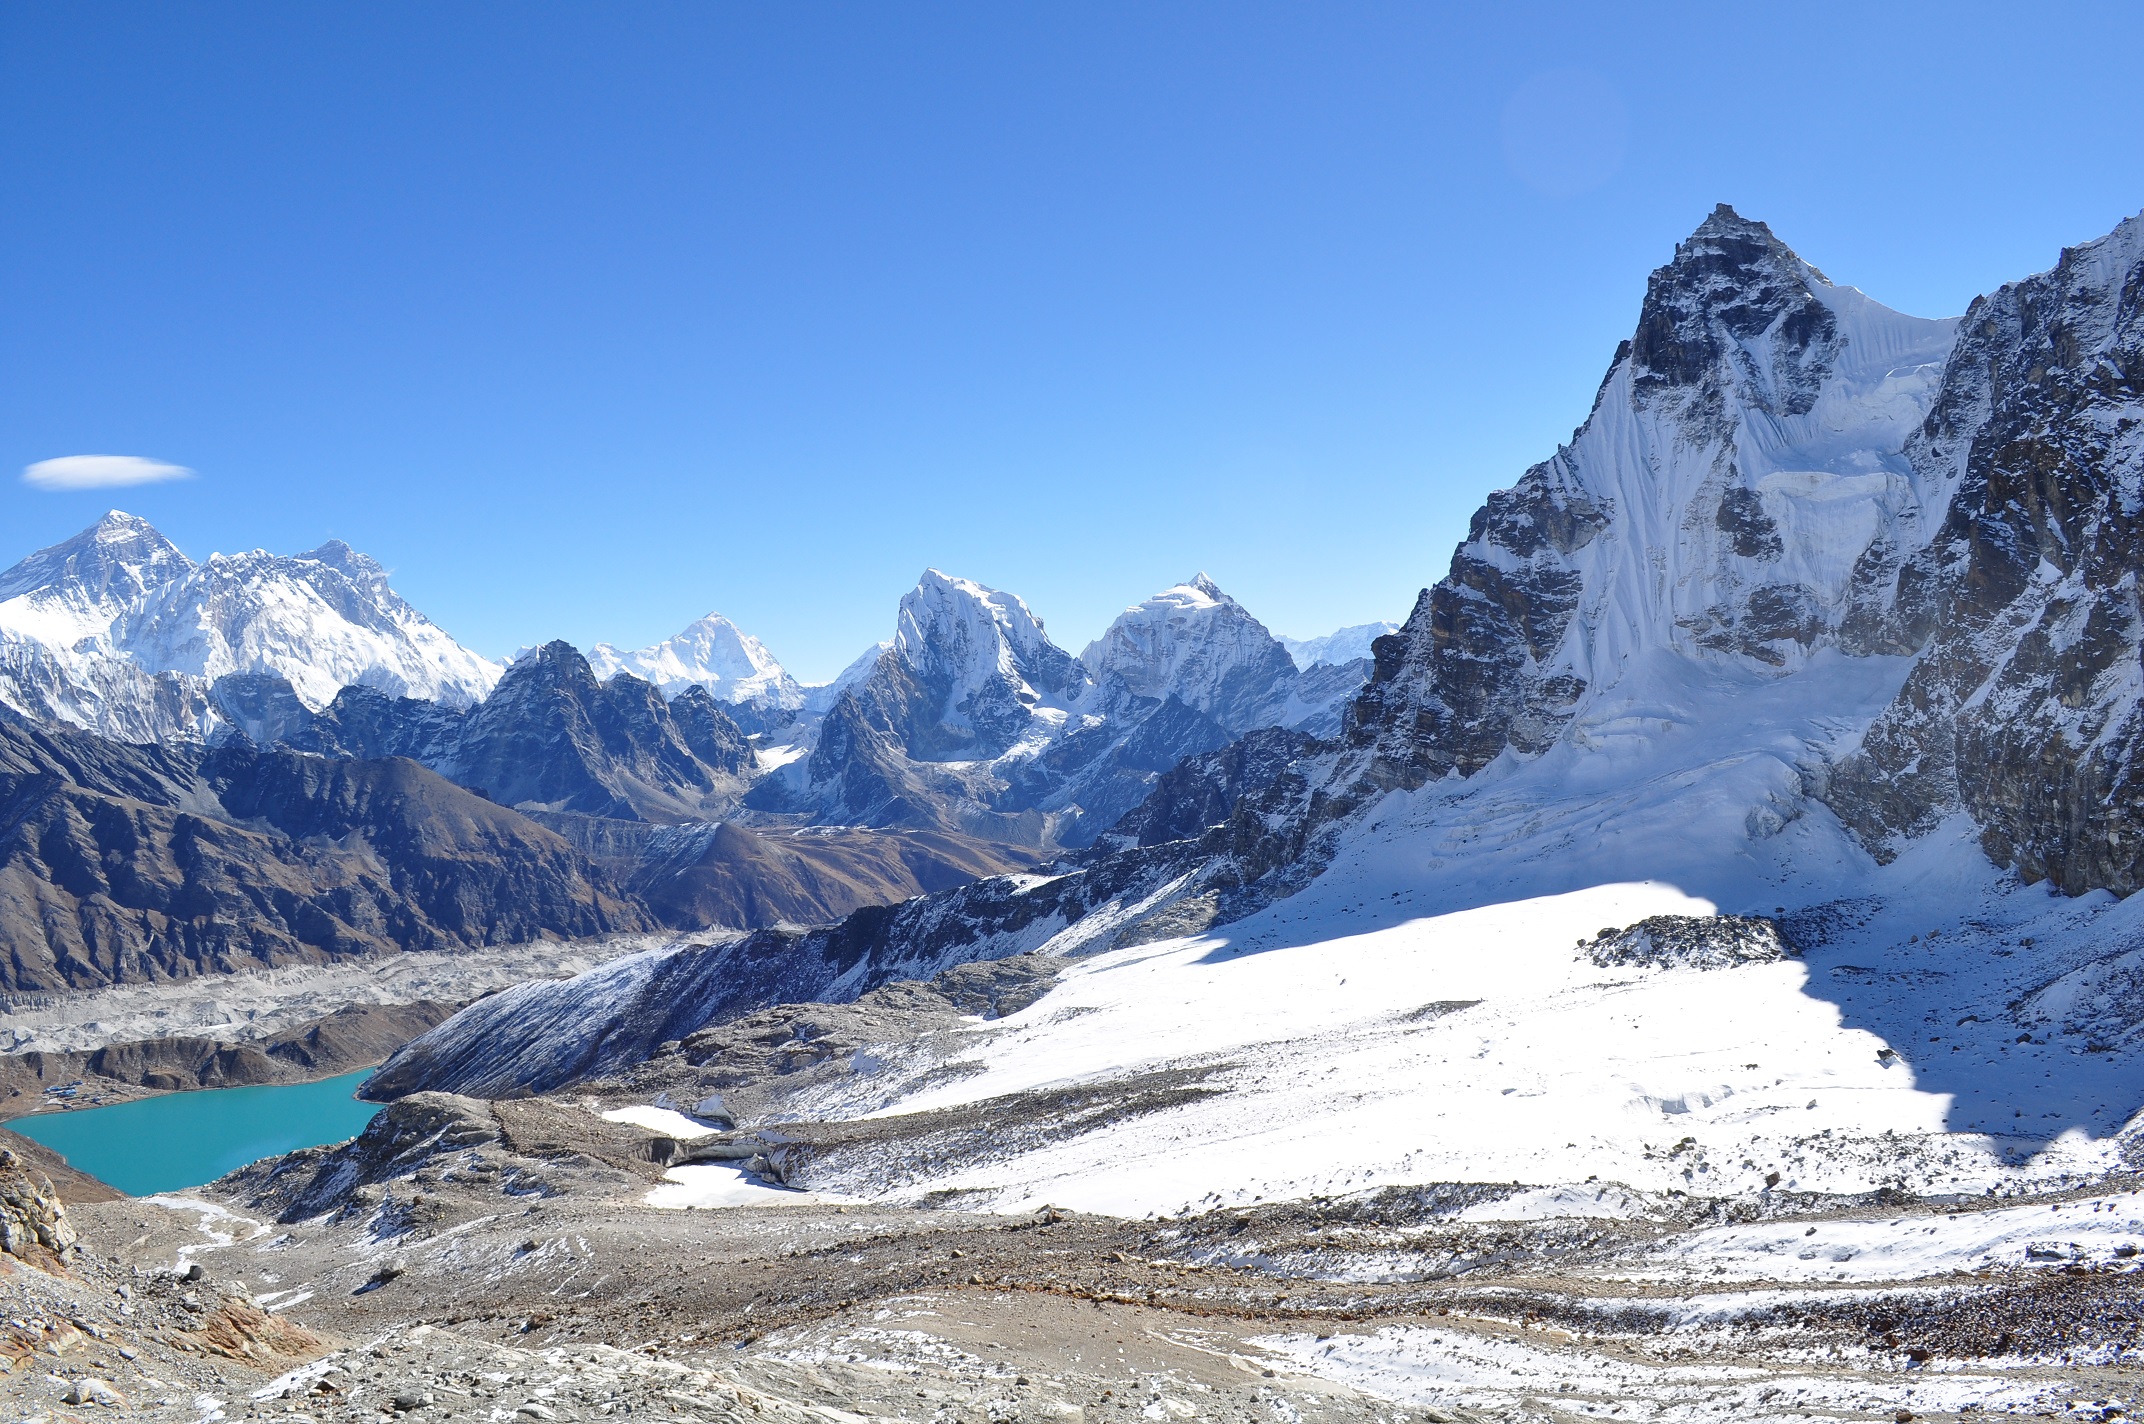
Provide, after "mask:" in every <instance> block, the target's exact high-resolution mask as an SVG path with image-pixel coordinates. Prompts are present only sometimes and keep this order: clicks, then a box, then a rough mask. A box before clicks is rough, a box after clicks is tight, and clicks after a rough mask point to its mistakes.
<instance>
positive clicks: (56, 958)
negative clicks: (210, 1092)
mask: <svg viewBox="0 0 2144 1424" xmlns="http://www.w3.org/2000/svg"><path fill="white" fill-rule="evenodd" d="M199 755H200V752H199V751H198V749H196V750H194V751H191V752H189V751H187V750H185V749H180V748H168V747H156V746H131V745H127V744H123V743H117V742H109V741H105V740H103V739H101V738H98V737H94V736H91V735H89V734H86V733H70V732H62V731H57V730H53V729H48V728H42V727H36V726H32V725H30V724H27V723H24V722H22V721H21V720H19V719H16V718H12V717H0V988H4V989H7V990H10V991H15V992H23V991H33V990H56V989H70V988H85V987H90V986H93V985H98V984H109V983H119V982H126V981H138V980H155V979H169V978H184V977H188V976H191V975H194V974H199V973H209V972H228V971H231V970H234V969H240V968H249V967H258V966H266V965H274V964H286V963H298V962H320V961H324V960H329V959H339V958H349V957H353V956H360V955H366V954H376V953H383V952H388V951H393V950H398V949H451V948H455V947H457V946H474V945H482V944H501V943H510V942H514V941H518V940H526V939H532V938H536V937H538V936H541V935H545V934H553V935H566V936H586V935H599V934H607V933H613V932H617V931H622V930H644V929H650V928H653V922H652V920H651V919H650V918H649V917H648V916H647V914H646V913H645V912H644V911H643V910H642V909H641V908H640V907H639V906H638V905H636V904H634V903H632V902H631V901H630V900H628V899H627V898H625V897H624V896H622V895H621V894H620V893H619V891H618V890H617V888H616V887H614V886H612V885H610V884H609V883H608V882H607V879H606V877H604V876H603V875H602V874H601V873H600V872H597V871H595V870H594V869H593V868H592V867H591V866H590V865H589V864H588V863H587V862H586V861H584V860H583V859H582V858H581V857H580V856H578V855H576V854H575V853H574V851H573V849H572V847H570V846H569V845H567V844H566V842H564V841H563V840H561V839H559V838H558V837H557V836H556V835H554V834H552V833H551V832H549V831H545V830H543V829H542V828H541V827H538V826H536V825H534V824H532V823H530V822H529V821H528V820H526V819H525V818H523V817H521V816H519V815H517V814H515V813H514V812H512V811H509V810H506V809H505V808H503V807H499V806H495V805H492V804H491V803H489V802H487V801H485V800H483V799H482V798H481V797H478V796H475V795H473V794H471V793H470V792H467V791H464V790H463V789H461V788H460V787H458V786H455V785H454V784H453V783H451V782H449V781H446V780H444V779H443V778H441V777H439V776H437V775H435V774H434V773H432V772H430V771H427V770H426V769H424V768H423V767H420V766H418V765H417V764H416V763H414V762H410V761H404V760H387V761H369V762H330V761H324V760H321V759H318V758H309V757H302V756H299V755H297V754H295V753H291V752H260V751H258V750H255V749H252V748H248V747H238V746H230V747H224V748H221V749H218V750H217V751H215V752H213V753H211V754H209V755H208V756H207V757H206V759H205V760H203V761H200V762H196V760H195V757H197V756H199ZM225 798H228V802H226V799H225Z"/></svg>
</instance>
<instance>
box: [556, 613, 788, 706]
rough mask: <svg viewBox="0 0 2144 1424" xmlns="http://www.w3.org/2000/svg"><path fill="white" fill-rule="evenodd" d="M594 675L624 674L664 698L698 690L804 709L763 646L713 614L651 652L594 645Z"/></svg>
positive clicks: (720, 699)
mask: <svg viewBox="0 0 2144 1424" xmlns="http://www.w3.org/2000/svg"><path fill="white" fill-rule="evenodd" d="M588 662H589V665H590V666H592V667H593V668H594V669H595V672H596V676H597V677H599V678H602V679H604V680H606V681H607V680H609V679H610V678H611V677H612V676H613V675H614V674H616V673H621V672H629V673H631V674H633V675H634V676H635V677H637V678H640V679H641V680H642V681H644V682H652V683H654V684H655V685H656V686H657V687H659V688H661V689H662V690H663V695H664V696H666V697H674V696H676V695H677V694H678V693H679V692H682V691H683V690H684V689H685V688H687V687H704V688H706V689H707V691H708V692H709V693H710V694H711V695H712V696H713V697H714V698H715V700H717V701H718V702H740V703H747V704H750V705H752V706H754V707H756V708H760V709H762V710H765V711H789V712H793V711H795V710H796V709H798V708H800V707H802V706H803V705H804V688H803V686H802V685H801V684H800V683H798V682H797V680H796V679H795V678H793V677H791V676H790V675H789V674H788V672H787V671H786V670H784V669H783V667H782V665H781V664H780V663H778V662H776V661H775V659H774V654H772V653H770V652H768V651H767V646H766V644H764V643H762V642H760V641H759V639H757V638H755V637H753V636H752V635H751V634H749V633H746V632H745V631H744V630H742V629H741V628H739V627H738V626H737V625H736V624H734V623H732V622H730V620H729V619H727V618H724V617H723V616H722V615H721V614H719V613H710V614H708V615H707V616H706V617H705V618H702V619H699V620H698V621H696V622H694V623H692V624H691V625H690V626H688V627H687V628H685V630H684V631H683V632H680V633H678V634H676V635H675V636H674V637H669V638H665V639H664V640H663V641H662V642H660V643H656V644H654V645H653V646H651V647H646V648H638V649H634V650H632V651H630V652H621V651H619V650H618V649H616V648H614V647H612V646H611V645H610V644H608V643H598V644H596V645H595V647H593V648H591V649H590V650H589V653H588Z"/></svg>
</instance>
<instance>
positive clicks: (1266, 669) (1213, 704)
mask: <svg viewBox="0 0 2144 1424" xmlns="http://www.w3.org/2000/svg"><path fill="white" fill-rule="evenodd" d="M1080 662H1081V663H1082V664H1084V665H1085V667H1086V669H1087V675H1088V676H1089V677H1090V678H1092V679H1093V681H1094V684H1095V687H1096V689H1097V691H1098V694H1099V700H1100V701H1103V702H1113V703H1119V704H1124V705H1128V706H1140V705H1149V706H1158V705H1159V704H1161V703H1164V702H1166V701H1168V700H1169V699H1170V698H1172V697H1173V698H1175V699H1176V700H1177V701H1179V702H1181V703H1183V704H1184V705H1185V706H1186V707H1189V708H1191V709H1192V710H1193V711H1195V712H1198V713H1200V714H1201V715H1203V716H1206V717H1210V718H1212V719H1213V720H1214V722H1215V723H1216V724H1218V725H1219V726H1220V727H1222V728H1223V729H1224V730H1226V731H1227V732H1228V733H1229V734H1230V735H1231V736H1240V735H1241V734H1242V733H1244V732H1247V731H1249V730H1250V729H1251V728H1253V727H1268V726H1279V725H1281V724H1282V723H1283V722H1284V721H1285V720H1286V710H1287V709H1286V703H1287V698H1288V694H1289V693H1290V692H1291V691H1293V690H1294V686H1295V682H1296V667H1295V660H1294V659H1293V658H1291V657H1290V656H1289V655H1288V650H1287V648H1285V647H1284V646H1282V644H1281V642H1280V640H1279V639H1277V638H1275V637H1274V636H1273V635H1272V634H1271V633H1269V632H1267V631H1266V628H1265V625H1264V624H1263V623H1260V622H1259V621H1258V620H1257V619H1256V618H1253V617H1252V616H1251V615H1250V613H1249V611H1248V610H1246V609H1245V608H1244V607H1243V605H1242V604H1240V603H1238V602H1236V600H1235V599H1233V598H1230V597H1229V596H1228V595H1227V594H1225V593H1223V592H1221V590H1220V589H1219V588H1218V587H1216V586H1215V584H1214V582H1213V580H1212V579H1210V578H1208V577H1206V575H1204V574H1200V575H1199V576H1198V577H1196V578H1194V579H1192V580H1191V582H1189V583H1184V584H1178V585H1177V586H1176V587H1174V588H1170V589H1164V590H1162V591H1161V592H1160V593H1157V594H1155V595H1154V596H1153V597H1152V598H1149V599H1147V600H1146V601H1145V602H1144V603H1141V604H1138V605H1136V606H1135V607H1132V608H1127V609H1126V610H1124V612H1123V613H1121V614H1119V615H1118V616H1117V620H1116V622H1114V623H1112V624H1110V625H1109V629H1108V631H1106V632H1105V633H1103V634H1102V636H1101V637H1099V638H1097V639H1095V640H1094V642H1092V643H1090V644H1088V646H1087V650H1086V651H1085V652H1083V653H1081V654H1080Z"/></svg>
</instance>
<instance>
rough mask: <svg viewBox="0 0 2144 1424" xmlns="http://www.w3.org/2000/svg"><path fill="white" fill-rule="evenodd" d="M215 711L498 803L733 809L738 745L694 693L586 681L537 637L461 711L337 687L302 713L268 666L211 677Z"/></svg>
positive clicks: (252, 733) (278, 739) (719, 715)
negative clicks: (666, 693)
mask: <svg viewBox="0 0 2144 1424" xmlns="http://www.w3.org/2000/svg"><path fill="white" fill-rule="evenodd" d="M215 695H216V698H217V705H218V707H219V709H220V710H222V712H223V714H224V716H225V717H226V719H227V720H228V721H230V722H231V723H232V725H234V726H235V727H238V728H239V729H241V730H242V731H244V732H245V733H246V735H247V736H248V737H250V738H251V739H252V740H254V741H255V742H258V743H261V744H263V745H276V744H280V745H284V746H288V747H291V748H294V749H295V750H298V751H304V752H315V753H319V754H321V755H324V756H335V757H354V758H359V759H368V760H369V759H378V758H383V757H409V758H410V759H412V760H414V761H419V762H422V763H424V765H426V766H428V767H430V768H431V769H432V770H434V771H436V772H438V773H440V774H441V775H442V776H445V777H447V778H448V779H449V780H451V781H454V782H456V783H458V784H460V785H462V786H465V787H467V788H469V789H470V790H473V791H476V792H478V793H479V794H480V795H482V796H484V797H486V798H487V799H489V800H492V801H496V802H498V803H499V804H500V805H503V806H515V807H527V808H530V809H535V810H544V811H572V812H578V813H581V814H584V815H591V816H609V817H613V818H616V819H621V820H628V821H634V820H649V821H689V820H697V819H701V818H703V817H704V816H706V815H708V814H710V813H713V814H721V813H722V812H724V811H727V810H728V809H730V808H731V807H733V806H734V805H735V804H736V803H737V801H738V799H739V798H740V797H742V795H743V794H744V789H745V785H746V783H747V782H748V780H749V779H750V777H751V774H752V771H753V763H754V758H753V753H752V746H751V743H750V742H749V741H748V740H747V739H746V737H745V734H744V733H743V731H741V730H740V729H739V728H738V726H737V724H736V723H735V722H734V721H732V720H731V719H730V716H729V714H728V713H727V712H725V711H724V710H723V708H722V706H721V705H720V704H719V703H717V702H716V701H715V700H714V698H712V697H710V696H709V695H708V694H707V691H706V689H704V688H699V687H689V688H687V689H685V690H684V691H683V692H681V693H679V694H678V696H677V697H676V698H675V699H674V700H671V701H667V702H666V701H665V700H664V699H663V695H662V693H661V691H660V690H658V689H657V688H656V687H655V685H654V684H653V683H649V682H644V681H642V680H641V679H639V678H637V677H634V676H632V675H631V674H629V673H619V674H617V675H616V676H614V677H612V678H611V679H610V680H609V681H607V682H602V681H598V680H597V678H596V675H595V673H594V671H593V670H592V669H591V668H590V667H589V665H588V660H587V659H586V658H584V657H582V656H581V654H580V653H579V652H578V651H576V650H575V649H574V648H573V647H571V646H570V645H568V644H566V643H562V642H553V643H547V644H545V645H544V646H543V647H541V648H538V649H536V650H534V651H532V652H530V653H528V654H526V655H524V656H523V657H522V658H521V659H520V661H518V662H516V663H515V664H514V665H513V667H511V668H510V669H508V670H507V673H506V676H504V677H503V678H501V679H500V680H499V685H498V686H497V687H496V688H494V689H493V690H492V693H491V696H489V697H488V698H486V699H485V700H484V701H483V702H481V703H479V704H478V705H477V706H475V707H474V708H470V709H468V710H466V711H464V710H460V709H456V708H452V707H447V706H444V705H442V704H440V703H436V702H426V701H422V700H420V699H417V698H410V697H391V696H388V695H387V694H385V693H382V692H378V691H375V690H373V689H371V688H366V687H345V688H344V689H342V691H341V692H339V693H337V694H336V697H335V700H334V701H333V702H332V703H330V704H329V705H328V706H327V707H325V708H323V709H322V710H321V711H319V712H318V713H313V712H309V711H307V710H306V709H305V707H304V706H303V705H302V704H301V703H299V701H298V700H297V697H296V696H295V695H294V694H293V693H292V692H291V691H290V685H289V684H288V683H287V682H285V681H284V680H283V679H281V678H279V677H276V676H275V675H273V674H263V673H251V674H244V675H234V676H231V677H224V678H220V679H218V680H217V683H216V686H215Z"/></svg>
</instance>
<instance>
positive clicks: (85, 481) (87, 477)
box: [22, 455, 194, 490]
mask: <svg viewBox="0 0 2144 1424" xmlns="http://www.w3.org/2000/svg"><path fill="white" fill-rule="evenodd" d="M193 473H194V472H193V471H192V470H189V469H187V468H186V467H185V466H184V465H167V464H165V463H164V462H163V461H162V460H145V459H143V458H142V457H141V456H139V455H62V456H60V457H59V458H58V459H56V460H39V461H38V462H37V463H36V464H34V465H29V466H26V467H25V468H24V469H23V472H22V482H23V483H24V484H26V485H29V486H31V487H32V488H35V489H45V490H85V489H112V488H114V487H115V486H119V485H153V484H160V483H162V482H163V481H165V480H184V479H191V478H192V477H193Z"/></svg>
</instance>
